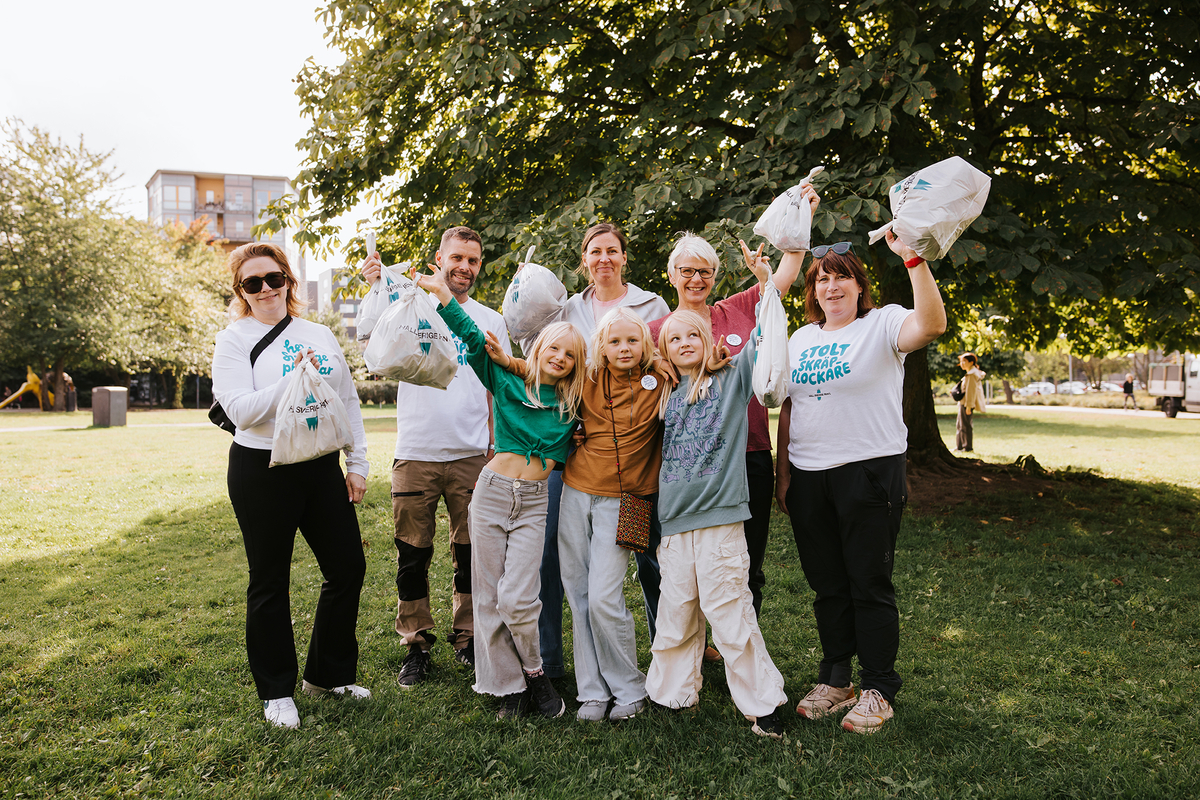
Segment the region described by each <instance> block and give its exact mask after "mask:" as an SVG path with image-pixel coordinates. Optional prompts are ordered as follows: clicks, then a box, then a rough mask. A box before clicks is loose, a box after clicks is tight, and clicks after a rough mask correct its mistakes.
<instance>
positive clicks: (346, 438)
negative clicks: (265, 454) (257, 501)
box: [270, 359, 354, 467]
mask: <svg viewBox="0 0 1200 800" xmlns="http://www.w3.org/2000/svg"><path fill="white" fill-rule="evenodd" d="M353 449H354V432H353V431H351V430H350V418H349V417H348V416H347V415H346V406H345V405H344V404H343V403H342V398H340V397H338V394H337V392H335V391H334V390H333V387H332V386H330V385H329V384H328V383H327V382H326V381H325V379H324V378H322V377H321V373H320V372H319V371H318V370H317V368H316V367H314V366H313V365H312V361H310V360H308V359H305V360H304V361H302V362H300V366H299V367H297V368H296V369H294V370H292V375H291V377H290V378H288V385H287V388H286V389H284V391H283V397H282V398H280V400H279V405H277V406H276V407H275V435H274V436H273V437H272V439H271V463H270V466H272V467H276V466H279V465H280V464H299V463H300V462H302V461H312V460H313V459H314V458H320V457H321V456H323V455H325V454H327V453H336V452H337V451H338V450H345V451H346V452H347V453H349V452H350V451H352V450H353Z"/></svg>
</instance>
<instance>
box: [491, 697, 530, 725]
mask: <svg viewBox="0 0 1200 800" xmlns="http://www.w3.org/2000/svg"><path fill="white" fill-rule="evenodd" d="M528 713H529V691H528V690H526V691H524V692H517V693H516V694H506V695H505V696H504V697H503V698H502V700H501V703H500V710H499V711H498V712H496V719H516V718H518V717H523V716H525V715H526V714H528Z"/></svg>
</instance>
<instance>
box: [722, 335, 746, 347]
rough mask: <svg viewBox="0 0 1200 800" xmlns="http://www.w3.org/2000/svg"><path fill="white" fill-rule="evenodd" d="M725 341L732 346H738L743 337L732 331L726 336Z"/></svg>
mask: <svg viewBox="0 0 1200 800" xmlns="http://www.w3.org/2000/svg"><path fill="white" fill-rule="evenodd" d="M725 343H726V344H728V345H729V346H730V347H737V346H738V345H739V344H741V343H742V337H740V336H738V335H737V334H736V333H731V334H729V335H728V336H726V337H725Z"/></svg>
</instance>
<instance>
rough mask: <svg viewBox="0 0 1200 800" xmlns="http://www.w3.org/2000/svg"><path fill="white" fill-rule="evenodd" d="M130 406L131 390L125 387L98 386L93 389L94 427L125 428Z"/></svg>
mask: <svg viewBox="0 0 1200 800" xmlns="http://www.w3.org/2000/svg"><path fill="white" fill-rule="evenodd" d="M128 405H129V390H128V389H126V388H125V387H124V386H97V387H96V388H94V389H92V426H93V427H96V428H112V427H118V426H120V427H124V426H125V409H126V407H127V406H128Z"/></svg>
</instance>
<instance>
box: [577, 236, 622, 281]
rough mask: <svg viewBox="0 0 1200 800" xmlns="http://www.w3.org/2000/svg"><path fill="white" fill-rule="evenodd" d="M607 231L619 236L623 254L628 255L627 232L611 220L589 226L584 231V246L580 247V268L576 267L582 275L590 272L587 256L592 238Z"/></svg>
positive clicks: (618, 239)
mask: <svg viewBox="0 0 1200 800" xmlns="http://www.w3.org/2000/svg"><path fill="white" fill-rule="evenodd" d="M606 233H611V234H612V235H613V236H616V237H617V241H619V242H620V243H621V255H623V256H624V255H626V252H625V251H626V250H628V249H629V240H628V239H626V238H625V233H624V232H623V231H622V230H621V229H620V228H618V227H617V226H616V225H613V224H612V223H611V222H600V223H597V224H595V225H593V226H592V227H590V228H588V229H587V231H586V232H584V234H583V247H581V248H580V249H579V268H578V269H576V270H575V272H577V273H578V274H580V275H587V274H588V268H587V260H586V258H585V256H586V254H587V249H588V245H589V244H591V243H592V239H595V238H596V237H597V236H601V235H603V234H606ZM626 260H628V256H626ZM621 283H625V270H624V269H622V270H621Z"/></svg>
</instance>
